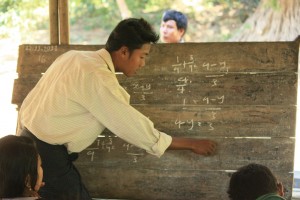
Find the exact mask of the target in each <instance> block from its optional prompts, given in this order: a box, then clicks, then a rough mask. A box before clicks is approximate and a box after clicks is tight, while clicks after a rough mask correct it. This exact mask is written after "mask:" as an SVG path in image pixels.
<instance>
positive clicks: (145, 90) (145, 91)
mask: <svg viewBox="0 0 300 200" xmlns="http://www.w3.org/2000/svg"><path fill="white" fill-rule="evenodd" d="M131 86H132V89H133V93H135V94H140V97H139V100H141V101H145V100H146V95H151V94H153V92H152V91H150V90H151V84H150V83H143V84H141V83H133V84H131Z"/></svg>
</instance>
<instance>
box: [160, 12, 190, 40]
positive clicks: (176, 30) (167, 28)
mask: <svg viewBox="0 0 300 200" xmlns="http://www.w3.org/2000/svg"><path fill="white" fill-rule="evenodd" d="M187 24H188V22H187V17H186V16H185V15H184V14H183V13H181V12H179V11H176V10H167V11H166V12H164V14H163V16H162V21H161V25H160V37H161V40H162V42H165V43H178V42H181V41H182V39H183V36H184V34H185V33H186V30H187Z"/></svg>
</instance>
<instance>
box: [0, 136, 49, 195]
mask: <svg viewBox="0 0 300 200" xmlns="http://www.w3.org/2000/svg"><path fill="white" fill-rule="evenodd" d="M42 179H43V169H42V164H41V158H40V156H39V154H38V151H37V148H36V146H35V144H34V142H33V140H31V139H30V138H29V137H24V136H15V135H8V136H4V137H3V138H0V199H2V200H4V199H7V200H8V199H15V200H17V199H24V200H25V199H26V200H33V199H40V196H39V195H38V190H39V189H40V187H41V186H42V185H43V184H44V183H43V182H42ZM25 197H28V198H25Z"/></svg>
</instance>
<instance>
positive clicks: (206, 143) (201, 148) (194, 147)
mask: <svg viewBox="0 0 300 200" xmlns="http://www.w3.org/2000/svg"><path fill="white" fill-rule="evenodd" d="M216 148H217V143H216V142H215V141H212V140H207V139H193V138H180V137H173V138H172V143H171V145H170V146H169V148H168V149H170V150H191V151H193V152H194V153H196V154H199V155H203V156H211V155H214V154H215V153H216Z"/></svg>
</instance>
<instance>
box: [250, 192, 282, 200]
mask: <svg viewBox="0 0 300 200" xmlns="http://www.w3.org/2000/svg"><path fill="white" fill-rule="evenodd" d="M256 200H285V198H283V197H281V196H279V195H277V194H275V193H271V194H265V195H263V196H260V197H259V198H257V199H256Z"/></svg>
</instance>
